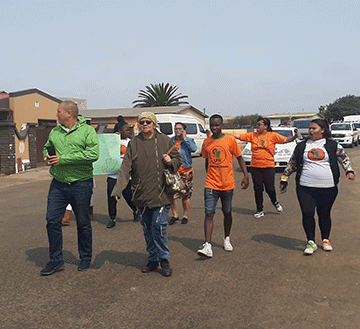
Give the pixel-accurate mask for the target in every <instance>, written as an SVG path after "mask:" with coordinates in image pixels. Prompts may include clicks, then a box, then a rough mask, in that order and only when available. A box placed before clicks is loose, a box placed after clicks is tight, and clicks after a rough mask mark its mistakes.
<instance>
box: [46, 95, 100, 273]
mask: <svg viewBox="0 0 360 329" xmlns="http://www.w3.org/2000/svg"><path fill="white" fill-rule="evenodd" d="M57 118H58V123H59V126H57V127H56V128H54V129H53V130H52V131H51V132H50V136H49V139H48V141H47V143H46V144H45V148H44V157H45V159H46V161H47V164H48V165H49V166H51V168H50V174H51V175H52V176H53V177H54V178H53V180H52V182H51V184H50V189H49V194H48V203H47V214H46V221H47V225H46V228H47V233H48V239H49V254H50V262H49V263H48V264H47V265H46V266H45V267H44V268H43V269H42V270H41V272H40V274H41V275H51V274H53V273H55V272H59V271H62V270H64V259H63V252H62V247H63V237H62V225H61V221H62V218H63V217H64V213H65V210H66V206H67V205H68V204H69V203H70V204H71V206H72V208H73V211H74V213H75V216H76V224H77V230H78V250H79V254H80V265H79V267H78V270H79V271H84V270H87V269H88V268H89V267H90V263H91V257H92V230H91V221H90V217H89V207H90V199H91V195H92V190H93V166H92V163H93V162H95V161H96V160H97V159H98V158H99V141H98V138H97V135H96V132H95V129H94V128H93V127H91V126H89V125H87V124H86V121H85V118H83V117H82V116H79V110H78V107H77V105H76V104H75V103H74V102H71V101H65V102H62V103H60V104H59V107H58V109H57ZM54 147H55V152H54ZM52 154H54V155H52Z"/></svg>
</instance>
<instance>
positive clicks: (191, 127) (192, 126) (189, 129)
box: [185, 123, 197, 135]
mask: <svg viewBox="0 0 360 329" xmlns="http://www.w3.org/2000/svg"><path fill="white" fill-rule="evenodd" d="M185 124H186V133H187V134H189V135H196V133H197V129H196V123H185Z"/></svg>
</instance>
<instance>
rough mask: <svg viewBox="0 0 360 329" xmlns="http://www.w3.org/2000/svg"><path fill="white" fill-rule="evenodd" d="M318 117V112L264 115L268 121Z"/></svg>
mask: <svg viewBox="0 0 360 329" xmlns="http://www.w3.org/2000/svg"><path fill="white" fill-rule="evenodd" d="M316 115H319V112H298V113H275V114H271V115H264V117H265V118H268V119H282V118H293V117H296V118H308V117H313V116H316Z"/></svg>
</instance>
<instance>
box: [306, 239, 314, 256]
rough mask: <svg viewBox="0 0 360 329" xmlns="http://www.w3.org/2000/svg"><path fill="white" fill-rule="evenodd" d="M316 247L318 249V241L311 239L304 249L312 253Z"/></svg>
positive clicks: (309, 253) (307, 252)
mask: <svg viewBox="0 0 360 329" xmlns="http://www.w3.org/2000/svg"><path fill="white" fill-rule="evenodd" d="M316 249H317V245H316V243H315V242H314V241H312V240H309V241H308V243H307V245H306V248H305V250H304V254H306V255H312V254H313V253H314V251H315V250H316Z"/></svg>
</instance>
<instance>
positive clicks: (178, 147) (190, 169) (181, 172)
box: [175, 139, 193, 174]
mask: <svg viewBox="0 0 360 329" xmlns="http://www.w3.org/2000/svg"><path fill="white" fill-rule="evenodd" d="M181 142H182V140H177V139H175V146H176V149H177V150H178V152H179V153H180V155H181V148H180V144H181ZM192 171H193V167H190V168H187V169H184V167H183V165H181V166H180V168H179V173H180V174H185V173H189V172H192Z"/></svg>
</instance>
